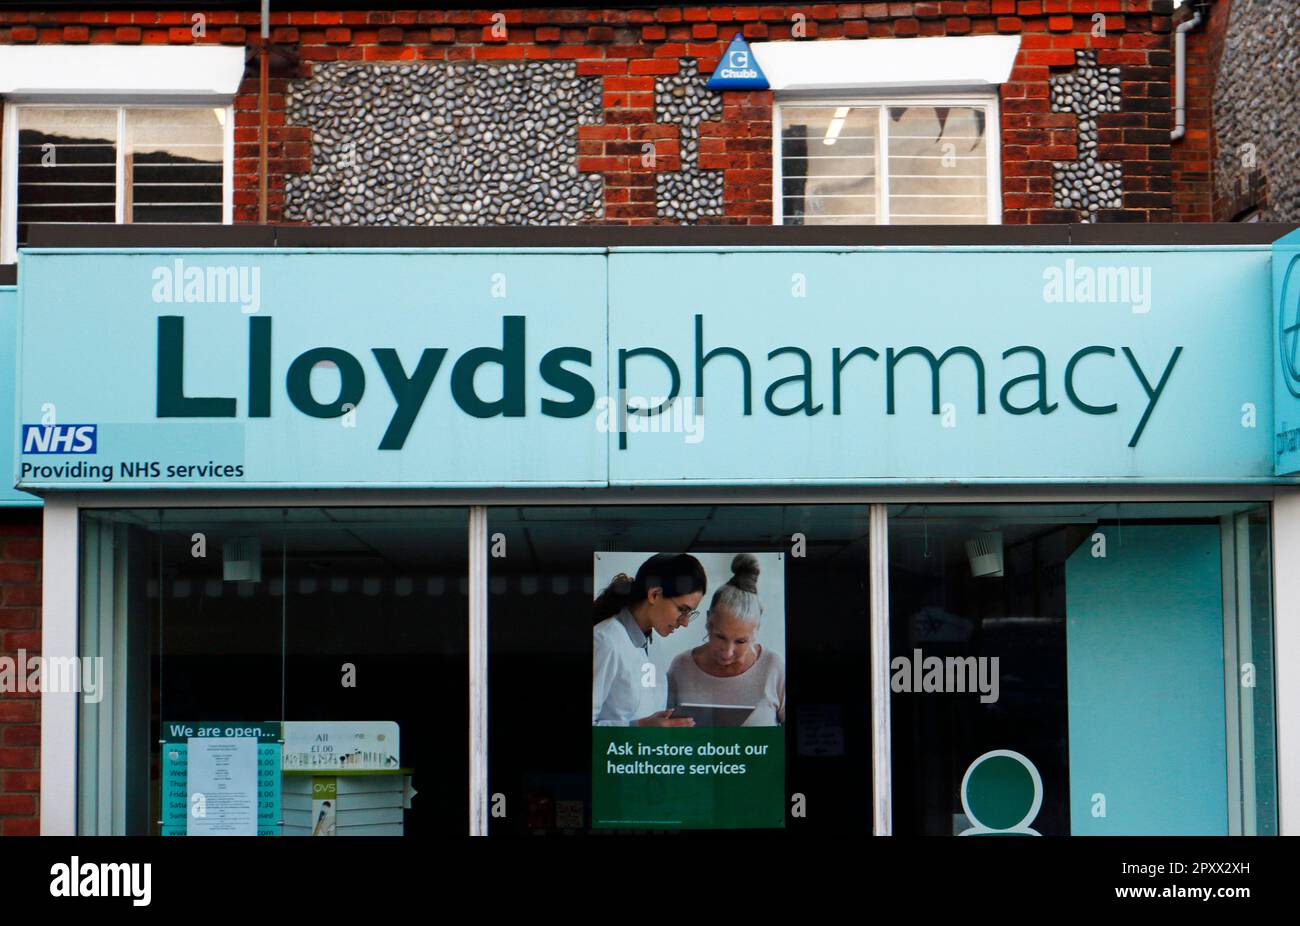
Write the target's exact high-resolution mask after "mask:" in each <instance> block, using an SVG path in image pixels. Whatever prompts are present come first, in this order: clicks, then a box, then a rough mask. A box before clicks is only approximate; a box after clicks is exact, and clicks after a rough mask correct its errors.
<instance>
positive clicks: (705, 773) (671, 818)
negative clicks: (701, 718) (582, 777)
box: [591, 727, 785, 829]
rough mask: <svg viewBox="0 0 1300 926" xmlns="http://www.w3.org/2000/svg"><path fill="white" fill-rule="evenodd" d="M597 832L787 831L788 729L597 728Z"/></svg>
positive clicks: (594, 733) (594, 794) (594, 796)
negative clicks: (786, 735) (764, 829)
mask: <svg viewBox="0 0 1300 926" xmlns="http://www.w3.org/2000/svg"><path fill="white" fill-rule="evenodd" d="M591 780H592V826H593V827H596V828H601V829H750V828H771V827H783V826H785V797H784V790H785V728H784V727H731V728H704V727H678V728H664V727H592V756H591Z"/></svg>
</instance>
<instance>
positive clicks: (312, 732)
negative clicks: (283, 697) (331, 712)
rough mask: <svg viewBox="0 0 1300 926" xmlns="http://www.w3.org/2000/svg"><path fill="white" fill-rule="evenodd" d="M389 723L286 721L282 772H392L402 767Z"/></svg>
mask: <svg viewBox="0 0 1300 926" xmlns="http://www.w3.org/2000/svg"><path fill="white" fill-rule="evenodd" d="M400 754H401V747H400V741H399V731H398V729H397V724H396V723H395V722H394V721H391V720H377V721H358V720H286V721H285V722H284V768H285V769H365V770H379V769H395V768H398V767H399V766H400V765H401V764H402V763H401V762H400V761H399V760H398V759H399V756H400Z"/></svg>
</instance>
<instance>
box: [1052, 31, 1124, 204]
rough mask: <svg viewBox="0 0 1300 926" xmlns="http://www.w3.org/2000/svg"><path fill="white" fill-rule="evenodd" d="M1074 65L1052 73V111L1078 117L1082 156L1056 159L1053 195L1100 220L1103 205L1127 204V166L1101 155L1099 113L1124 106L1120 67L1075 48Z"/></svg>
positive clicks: (1053, 169)
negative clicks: (1102, 63)
mask: <svg viewBox="0 0 1300 926" xmlns="http://www.w3.org/2000/svg"><path fill="white" fill-rule="evenodd" d="M1075 62H1076V67H1075V69H1074V70H1073V71H1066V72H1064V73H1061V74H1054V75H1052V78H1051V93H1052V112H1054V113H1074V114H1076V115H1077V116H1078V117H1079V135H1078V137H1079V158H1078V160H1076V161H1054V162H1053V163H1052V200H1053V205H1055V206H1056V208H1058V209H1076V210H1078V211H1079V213H1080V217H1079V219H1080V221H1082V222H1093V221H1096V218H1097V212H1098V210H1101V209H1123V208H1124V195H1123V179H1124V177H1123V166H1122V165H1121V164H1120V163H1119V162H1118V161H1103V160H1100V159H1099V158H1098V157H1097V117H1098V116H1099V115H1101V114H1102V113H1117V112H1119V111H1120V69H1119V68H1117V67H1100V66H1098V64H1097V54H1096V52H1093V51H1078V52H1075Z"/></svg>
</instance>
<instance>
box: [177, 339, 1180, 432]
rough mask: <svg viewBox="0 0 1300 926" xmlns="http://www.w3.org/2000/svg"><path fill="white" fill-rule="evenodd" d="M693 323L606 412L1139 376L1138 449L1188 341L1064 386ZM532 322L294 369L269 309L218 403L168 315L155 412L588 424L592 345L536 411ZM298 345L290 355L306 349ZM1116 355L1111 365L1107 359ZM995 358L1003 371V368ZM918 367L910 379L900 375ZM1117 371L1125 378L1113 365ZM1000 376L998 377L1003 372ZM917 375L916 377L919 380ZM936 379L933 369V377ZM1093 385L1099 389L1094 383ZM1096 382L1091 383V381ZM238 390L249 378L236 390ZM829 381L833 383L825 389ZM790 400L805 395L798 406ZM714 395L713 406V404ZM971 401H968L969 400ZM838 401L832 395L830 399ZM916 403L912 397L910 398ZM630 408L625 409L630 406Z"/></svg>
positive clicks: (1013, 400)
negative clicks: (951, 381) (903, 388)
mask: <svg viewBox="0 0 1300 926" xmlns="http://www.w3.org/2000/svg"><path fill="white" fill-rule="evenodd" d="M693 322H694V336H693V342H694V350H693V352H692V355H691V356H689V357H685V358H683V357H680V356H679V357H674V356H672V355H671V354H670V353H669V352H667V351H665V350H663V349H661V348H659V347H656V346H654V345H636V346H626V347H618V348H616V349H614V350H612V351H611V356H612V358H613V360H614V369H615V370H616V376H617V394H618V396H619V397H620V398H621V401H618V402H616V403H615V407H614V408H613V409H611V408H609V403H607V402H606V403H602V404H604V406H605V407H604V408H603V409H599V410H598V411H601V412H602V413H604V414H610V413H611V412H612V413H613V414H615V415H620V416H627V415H636V416H639V417H653V416H657V415H664V414H669V413H671V411H672V407H673V405H674V404H675V403H678V402H683V401H688V400H687V399H686V397H684V395H683V370H687V371H690V372H691V373H692V382H693V386H694V393H693V395H692V396H691V397H690V398H689V402H690V403H691V410H692V412H693V413H694V414H697V415H699V414H703V411H704V409H705V407H706V406H708V407H712V406H713V405H714V403H718V402H730V403H735V404H738V406H739V408H740V410H741V413H742V414H743V415H745V416H752V415H753V414H754V410H755V408H756V407H757V406H758V403H757V402H756V401H755V399H756V398H758V397H759V396H761V402H762V407H763V408H765V409H766V410H767V411H768V412H769V413H770V414H772V415H777V416H782V417H784V416H790V415H805V416H809V417H812V416H818V415H823V414H825V415H829V416H830V417H838V416H840V415H842V414H848V413H851V411H852V409H851V405H852V404H854V402H855V401H859V400H857V399H850V398H848V397H847V396H846V395H845V389H844V382H843V381H844V378H845V376H846V371H848V370H849V369H850V368H851V367H853V366H855V365H856V366H862V365H870V366H872V367H874V368H876V370H877V371H878V375H879V376H881V377H883V381H884V389H883V402H884V413H885V414H886V415H895V414H897V413H898V407H899V405H900V404H901V403H900V402H899V401H898V392H899V389H900V383H901V382H903V381H906V382H907V383H908V384H910V385H911V386H912V387H913V388H915V387H917V386H918V385H919V384H925V386H928V387H929V390H930V409H931V414H933V415H940V414H942V413H943V409H944V401H943V400H944V395H943V391H942V374H943V372H944V370H945V368H948V365H949V364H952V365H954V366H956V365H960V364H965V365H967V367H968V369H969V370H971V371H973V372H974V377H975V394H974V405H975V410H976V413H977V414H980V415H984V414H987V413H988V412H989V408H990V406H991V405H992V404H993V403H992V402H990V401H989V400H990V398H991V397H992V396H994V395H996V403H997V404H996V408H998V409H1000V410H1001V412H1003V413H1005V414H1007V415H1013V416H1022V415H1034V414H1037V415H1050V414H1052V413H1054V412H1056V411H1058V410H1059V409H1060V408H1061V407H1062V403H1063V402H1066V403H1068V404H1069V405H1070V406H1072V407H1073V408H1075V409H1077V410H1078V411H1080V412H1083V413H1084V414H1087V415H1115V414H1118V413H1119V411H1120V409H1119V405H1118V403H1115V402H1109V403H1107V402H1099V401H1095V400H1093V401H1090V400H1088V399H1086V398H1084V396H1096V395H1103V394H1105V393H1106V392H1107V391H1108V389H1107V384H1108V383H1109V382H1110V381H1111V380H1112V379H1113V378H1114V377H1115V376H1117V375H1126V376H1129V377H1132V378H1133V379H1134V380H1135V381H1136V382H1137V383H1138V384H1139V385H1140V387H1141V389H1142V392H1143V394H1144V395H1145V396H1146V405H1145V407H1144V408H1142V409H1141V411H1140V415H1138V416H1137V417H1136V419H1135V421H1134V423H1133V428H1132V432H1131V436H1130V437H1129V440H1128V446H1129V447H1136V446H1137V445H1138V441H1139V440H1140V439H1141V437H1142V433H1143V431H1144V430H1145V429H1146V426H1147V423H1148V422H1149V421H1150V420H1151V417H1152V415H1153V414H1154V413H1155V411H1156V408H1157V406H1158V404H1159V402H1160V399H1161V396H1162V395H1163V394H1164V392H1165V389H1166V388H1167V387H1168V386H1169V384H1170V381H1171V378H1172V376H1173V374H1174V371H1175V368H1176V367H1177V364H1178V359H1179V357H1180V355H1181V354H1182V351H1183V348H1182V347H1181V346H1177V345H1175V346H1173V347H1171V348H1170V349H1169V351H1168V353H1167V355H1163V356H1160V357H1156V358H1152V357H1150V356H1147V357H1144V358H1139V357H1138V355H1137V352H1136V351H1135V349H1134V348H1133V347H1131V346H1128V345H1116V346H1111V345H1106V344H1085V345H1080V346H1079V347H1078V348H1077V349H1076V350H1074V351H1073V352H1072V353H1071V354H1070V356H1069V357H1068V358H1067V359H1066V360H1065V363H1064V366H1063V369H1062V372H1061V373H1060V374H1059V379H1056V380H1055V381H1053V376H1052V375H1051V374H1050V371H1049V366H1050V365H1049V361H1048V356H1047V353H1046V352H1045V351H1044V350H1043V349H1041V348H1039V347H1035V346H1033V345H1030V344H1014V345H1010V346H1008V347H1007V348H1006V349H1005V350H1003V351H1001V353H1000V355H999V356H997V357H987V356H985V355H984V354H983V353H981V352H980V351H979V350H977V349H976V348H974V347H970V346H967V345H963V344H954V345H952V346H950V347H947V348H946V349H943V350H942V351H939V352H938V353H936V352H935V351H934V350H931V349H930V348H928V347H924V346H921V345H918V344H909V345H899V346H882V345H877V346H871V345H865V344H845V345H844V346H842V347H834V348H832V349H831V351H830V354H829V356H825V357H820V358H814V356H813V354H812V352H811V351H809V350H807V349H805V348H803V347H799V346H797V345H788V344H787V345H782V346H773V347H772V348H771V349H770V350H769V351H767V353H766V355H765V356H754V355H751V354H749V353H746V352H745V351H743V350H741V349H739V348H737V347H734V346H728V345H726V344H725V343H719V342H712V341H710V340H709V339H707V338H706V336H705V316H704V315H703V314H699V313H697V314H696V315H695V316H694V319H693ZM527 329H528V318H527V316H524V315H506V316H504V317H502V319H501V339H500V343H499V344H484V345H480V346H476V347H473V348H470V349H468V350H465V351H463V352H462V353H460V354H459V355H457V356H449V355H450V353H451V350H450V349H449V348H447V347H441V346H433V345H430V346H423V347H419V348H418V350H419V356H418V357H415V359H414V362H408V361H404V360H403V355H405V356H406V357H407V358H408V360H409V358H412V357H414V355H415V350H416V349H417V348H416V347H414V346H412V345H409V344H403V345H401V346H400V350H399V346H398V345H376V346H372V347H368V348H352V349H345V348H340V347H332V346H324V345H319V346H303V349H302V350H301V351H300V352H298V353H297V355H296V356H295V357H294V358H293V360H292V361H291V362H290V363H289V364H288V366H287V368H286V369H282V370H277V369H274V368H273V363H272V354H273V351H272V346H273V345H272V339H273V337H274V330H275V329H274V318H273V316H272V315H270V314H255V315H250V316H249V317H248V319H247V353H246V355H245V357H244V358H243V359H244V363H243V365H242V368H240V367H235V366H232V367H231V369H230V383H231V388H230V390H228V391H227V392H226V393H225V394H222V395H190V394H187V393H186V390H185V387H184V383H185V356H186V348H185V317H184V316H181V315H167V314H164V315H161V316H159V317H158V333H157V354H156V356H157V361H156V362H157V417H158V418H185V419H196V418H200V419H213V418H218V419H219V418H237V417H239V416H240V414H241V413H240V407H241V405H242V407H243V409H244V411H243V413H242V414H243V416H244V417H247V418H270V417H272V406H273V393H274V391H275V390H274V388H273V386H274V384H275V383H276V382H277V381H279V382H281V383H283V389H284V394H285V397H286V398H287V399H288V402H289V405H291V406H292V407H293V408H294V409H295V410H296V411H298V412H299V413H301V414H303V415H307V416H310V417H312V418H340V417H342V416H344V415H346V414H348V413H349V412H350V411H353V410H355V409H356V408H357V407H358V406H359V405H360V404H361V402H362V400H363V399H364V397H365V396H366V394H367V392H368V391H369V390H372V389H373V388H374V384H375V382H376V381H378V382H381V383H383V388H384V389H385V391H386V398H387V400H388V401H389V402H390V403H391V406H392V407H391V412H390V417H389V419H388V425H387V428H386V429H385V431H384V434H383V437H382V438H381V440H380V442H379V445H378V449H380V450H401V449H402V447H403V446H404V445H405V443H406V438H407V436H408V435H409V433H410V431H411V428H412V426H413V425H414V424H415V421H416V419H417V418H418V417H419V416H420V414H421V412H422V411H423V409H424V407H425V405H426V404H427V402H428V399H429V395H430V393H431V392H432V391H433V387H434V384H435V383H436V382H438V381H439V379H440V378H441V379H442V380H446V381H449V386H450V394H451V401H452V403H454V405H455V406H456V407H457V408H458V409H459V410H460V411H461V412H463V413H464V414H465V415H468V416H470V417H472V418H496V417H504V418H523V417H525V416H527V415H528V414H529V413H530V409H532V410H535V411H536V412H537V413H538V414H540V415H542V416H545V417H549V418H581V417H583V416H585V415H587V414H589V413H590V412H591V411H592V410H593V408H595V407H596V406H597V404H598V400H597V387H596V384H595V383H593V382H592V380H591V378H590V377H589V376H587V375H584V373H583V372H582V371H581V368H584V367H585V368H587V369H588V370H590V369H591V368H592V357H593V352H592V349H591V348H590V347H586V346H581V345H566V346H561V347H557V348H553V349H551V350H549V351H547V352H546V353H544V354H542V355H541V356H540V358H537V360H536V367H537V375H538V376H539V377H540V379H541V381H542V382H543V383H545V384H546V385H548V386H550V387H552V388H553V389H554V390H556V391H557V392H558V393H559V394H561V395H562V397H561V398H551V397H541V398H540V399H538V400H537V401H536V403H535V404H533V403H531V402H530V400H529V396H528V394H527V387H526V383H527V381H528V379H529V370H528V369H527V367H528V352H527V349H526V345H527V342H528V336H527ZM297 349H298V345H295V346H294V348H293V350H297ZM778 358H789V359H784V360H783V361H781V362H782V363H783V364H784V365H785V366H790V365H791V364H793V367H794V368H798V370H799V372H795V373H792V374H788V375H783V376H774V375H771V374H768V375H766V376H765V375H764V370H763V364H764V363H765V362H769V363H770V362H776V361H777V360H778ZM1108 360H1109V361H1116V360H1119V361H1120V362H1118V363H1108V362H1105V361H1108ZM322 363H327V364H333V365H334V366H335V367H336V368H337V370H338V375H339V387H338V391H337V393H336V394H334V395H333V396H330V397H327V398H326V399H321V398H318V397H317V396H316V395H315V394H314V393H313V392H312V388H311V376H312V370H313V369H314V368H315V367H317V366H318V365H320V364H322ZM728 363H731V364H735V365H737V368H738V369H739V370H740V371H741V374H742V380H743V386H742V388H741V389H740V390H738V391H731V393H730V394H728V395H720V394H717V393H712V394H708V395H707V396H706V391H707V382H708V377H707V376H706V372H707V371H709V370H710V369H712V368H713V366H714V365H715V364H716V365H719V366H721V365H725V364H728ZM647 364H648V365H649V366H650V367H651V368H653V369H654V370H655V375H654V377H653V378H654V379H655V380H656V381H660V382H661V381H663V380H664V379H665V378H666V379H667V381H668V382H669V383H670V386H669V388H668V389H667V391H666V394H665V395H658V396H655V397H654V404H644V403H643V404H641V405H638V406H635V407H630V406H629V405H628V401H627V396H629V395H630V394H633V392H634V383H633V376H634V373H635V372H637V371H638V370H640V371H642V372H645V368H644V365H647ZM994 364H999V365H1000V367H1001V368H1000V369H999V368H998V367H996V366H994ZM909 366H910V367H911V369H910V370H908V373H907V375H906V377H904V373H903V371H904V370H907V368H908V367H909ZM1117 367H1118V370H1117ZM485 368H487V369H488V370H491V371H492V372H491V374H489V375H490V376H491V377H493V379H492V382H493V383H494V386H495V388H496V389H497V391H498V394H497V395H495V396H483V395H482V394H480V391H479V381H480V379H481V377H480V375H479V374H480V371H482V370H484V369H485ZM993 370H996V371H997V375H996V377H995V376H994V375H993ZM918 371H920V375H918ZM926 374H928V375H926ZM1089 381H1091V382H1089ZM1085 383H1087V385H1083V384H1085ZM239 384H247V385H246V387H245V388H243V390H242V394H241V391H240V385H239ZM828 387H829V388H828ZM792 396H794V397H798V400H797V401H795V400H793V399H792ZM706 398H707V399H708V401H707V402H706V401H705V400H706ZM964 398H966V399H969V398H970V397H969V396H966V397H964ZM827 399H829V401H827ZM909 404H910V403H909ZM620 406H621V411H620ZM618 430H619V434H620V438H619V447H620V449H626V447H627V436H628V431H629V430H635V429H634V428H632V429H629V428H628V427H627V422H626V419H625V418H621V420H620V426H619V428H618Z"/></svg>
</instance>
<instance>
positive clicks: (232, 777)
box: [162, 721, 280, 836]
mask: <svg viewBox="0 0 1300 926" xmlns="http://www.w3.org/2000/svg"><path fill="white" fill-rule="evenodd" d="M162 788H163V796H162V805H163V806H162V811H163V813H162V834H163V835H164V836H218V835H232V836H233V835H244V836H252V835H254V833H256V835H258V836H277V835H279V823H280V724H279V723H277V722H274V721H270V722H266V723H245V722H238V723H225V722H213V721H201V722H192V723H188V722H181V721H168V722H165V723H164V724H163V735H162Z"/></svg>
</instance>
